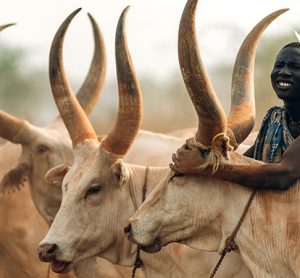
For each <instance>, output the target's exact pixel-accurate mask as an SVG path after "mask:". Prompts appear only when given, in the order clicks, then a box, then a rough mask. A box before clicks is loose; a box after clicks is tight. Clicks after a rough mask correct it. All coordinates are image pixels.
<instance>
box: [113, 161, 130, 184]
mask: <svg viewBox="0 0 300 278" xmlns="http://www.w3.org/2000/svg"><path fill="white" fill-rule="evenodd" d="M113 173H114V176H115V177H116V178H117V180H118V182H119V184H120V185H122V184H124V183H125V182H126V181H127V180H128V177H129V173H128V169H127V167H126V166H125V165H124V164H123V163H122V161H118V162H116V163H115V164H114V166H113Z"/></svg>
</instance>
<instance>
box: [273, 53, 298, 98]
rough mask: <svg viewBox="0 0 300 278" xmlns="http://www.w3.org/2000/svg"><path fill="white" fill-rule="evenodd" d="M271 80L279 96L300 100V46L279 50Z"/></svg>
mask: <svg viewBox="0 0 300 278" xmlns="http://www.w3.org/2000/svg"><path fill="white" fill-rule="evenodd" d="M271 81H272V86H273V89H274V90H275V92H276V94H277V96H278V98H280V99H282V100H283V101H285V102H289V101H300V48H297V47H287V48H285V49H283V50H281V51H280V52H279V54H278V56H277V58H276V61H275V64H274V67H273V70H272V72H271Z"/></svg>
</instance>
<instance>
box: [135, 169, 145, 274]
mask: <svg viewBox="0 0 300 278" xmlns="http://www.w3.org/2000/svg"><path fill="white" fill-rule="evenodd" d="M148 172H149V167H146V170H145V181H144V185H143V188H142V203H143V202H144V201H145V199H146V193H147V182H148ZM136 210H137V208H136ZM140 253H141V246H140V245H138V246H137V251H136V257H135V262H134V265H133V268H132V274H131V278H135V273H136V271H137V269H138V268H141V267H142V266H143V265H144V262H143V260H142V259H141V257H140Z"/></svg>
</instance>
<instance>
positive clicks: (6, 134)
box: [0, 23, 26, 143]
mask: <svg viewBox="0 0 300 278" xmlns="http://www.w3.org/2000/svg"><path fill="white" fill-rule="evenodd" d="M13 25H15V23H9V24H4V25H1V26H0V32H1V31H2V30H4V29H5V28H7V27H9V26H13ZM25 125H26V121H24V120H20V119H18V118H16V117H14V116H12V115H10V114H8V113H6V112H4V111H2V110H0V136H1V137H2V138H4V139H6V140H10V141H12V142H15V143H18V140H16V136H17V135H18V134H19V132H20V131H21V130H22V129H23V127H24V126H25Z"/></svg>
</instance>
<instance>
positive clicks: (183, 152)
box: [170, 138, 205, 174]
mask: <svg viewBox="0 0 300 278" xmlns="http://www.w3.org/2000/svg"><path fill="white" fill-rule="evenodd" d="M204 155H205V153H204V152H203V151H201V150H200V149H199V148H198V146H197V145H196V144H195V141H194V138H190V139H188V140H186V143H185V144H184V145H183V146H182V147H181V148H179V149H178V150H177V152H176V154H175V153H173V155H172V160H173V164H170V168H171V169H172V170H173V171H175V172H176V173H180V174H193V173H200V170H199V169H196V168H198V167H199V166H200V165H202V164H203V163H204V162H205V157H204ZM204 172H205V170H204Z"/></svg>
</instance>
